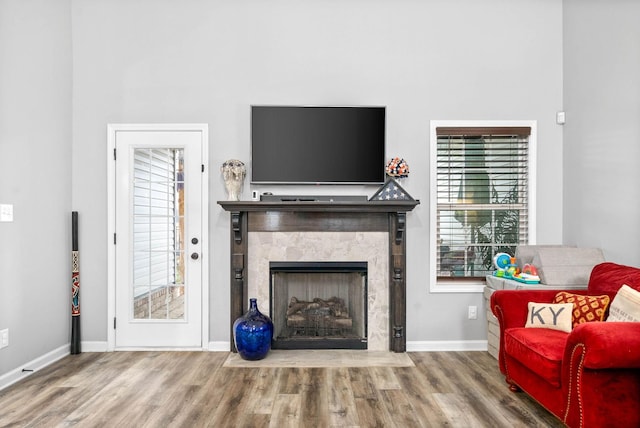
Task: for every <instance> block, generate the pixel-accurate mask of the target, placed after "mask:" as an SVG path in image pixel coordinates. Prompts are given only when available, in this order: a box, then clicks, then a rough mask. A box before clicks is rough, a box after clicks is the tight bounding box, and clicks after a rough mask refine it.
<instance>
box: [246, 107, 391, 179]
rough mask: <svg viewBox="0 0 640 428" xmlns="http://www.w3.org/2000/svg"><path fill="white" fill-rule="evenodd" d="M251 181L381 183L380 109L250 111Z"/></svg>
mask: <svg viewBox="0 0 640 428" xmlns="http://www.w3.org/2000/svg"><path fill="white" fill-rule="evenodd" d="M251 161H252V168H251V182H252V183H258V184H259V183H265V184H266V183H271V184H318V183H328V184H379V183H383V182H384V178H385V177H384V166H385V108H384V107H306V106H305V107H303V106H252V107H251Z"/></svg>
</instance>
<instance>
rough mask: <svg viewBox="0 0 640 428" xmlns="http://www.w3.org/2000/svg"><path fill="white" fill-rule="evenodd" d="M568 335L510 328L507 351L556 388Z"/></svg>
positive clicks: (551, 331) (548, 331)
mask: <svg viewBox="0 0 640 428" xmlns="http://www.w3.org/2000/svg"><path fill="white" fill-rule="evenodd" d="M568 336H569V334H568V333H565V332H563V331H559V330H551V329H547V328H535V329H532V328H524V327H517V328H509V329H507V330H505V332H504V349H505V352H506V353H507V354H509V355H510V356H511V357H512V358H514V359H516V360H518V361H519V362H520V363H522V364H523V365H524V366H525V367H528V368H529V369H530V370H531V371H533V372H534V373H536V374H538V375H539V376H540V377H542V378H543V379H545V380H546V381H547V382H549V383H550V384H551V385H553V386H555V387H556V388H559V387H560V369H561V367H562V357H563V356H564V348H565V345H566V343H567V337H568Z"/></svg>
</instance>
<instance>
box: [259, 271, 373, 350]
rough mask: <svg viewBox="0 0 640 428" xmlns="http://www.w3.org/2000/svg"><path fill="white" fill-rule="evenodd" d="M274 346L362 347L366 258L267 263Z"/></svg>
mask: <svg viewBox="0 0 640 428" xmlns="http://www.w3.org/2000/svg"><path fill="white" fill-rule="evenodd" d="M269 274H270V275H269V276H270V281H269V282H270V287H269V288H270V313H271V319H272V321H273V325H274V335H273V336H274V337H273V339H274V340H273V348H274V349H367V262H342V261H336V262H323V261H318V262H270V263H269Z"/></svg>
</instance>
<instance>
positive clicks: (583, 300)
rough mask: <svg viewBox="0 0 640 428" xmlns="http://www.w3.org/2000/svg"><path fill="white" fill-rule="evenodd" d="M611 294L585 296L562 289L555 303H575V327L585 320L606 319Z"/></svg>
mask: <svg viewBox="0 0 640 428" xmlns="http://www.w3.org/2000/svg"><path fill="white" fill-rule="evenodd" d="M609 301H610V299H609V296H607V295H602V296H583V295H582V294H573V293H567V292H566V291H561V292H559V293H558V294H556V297H555V299H554V300H553V302H554V303H573V327H575V326H577V325H578V324H582V323H583V322H590V321H604V315H605V313H606V312H607V307H608V306H609Z"/></svg>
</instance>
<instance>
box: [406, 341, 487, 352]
mask: <svg viewBox="0 0 640 428" xmlns="http://www.w3.org/2000/svg"><path fill="white" fill-rule="evenodd" d="M487 349H488V348H487V341H486V340H425V341H415V342H407V352H436V351H486V350H487Z"/></svg>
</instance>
